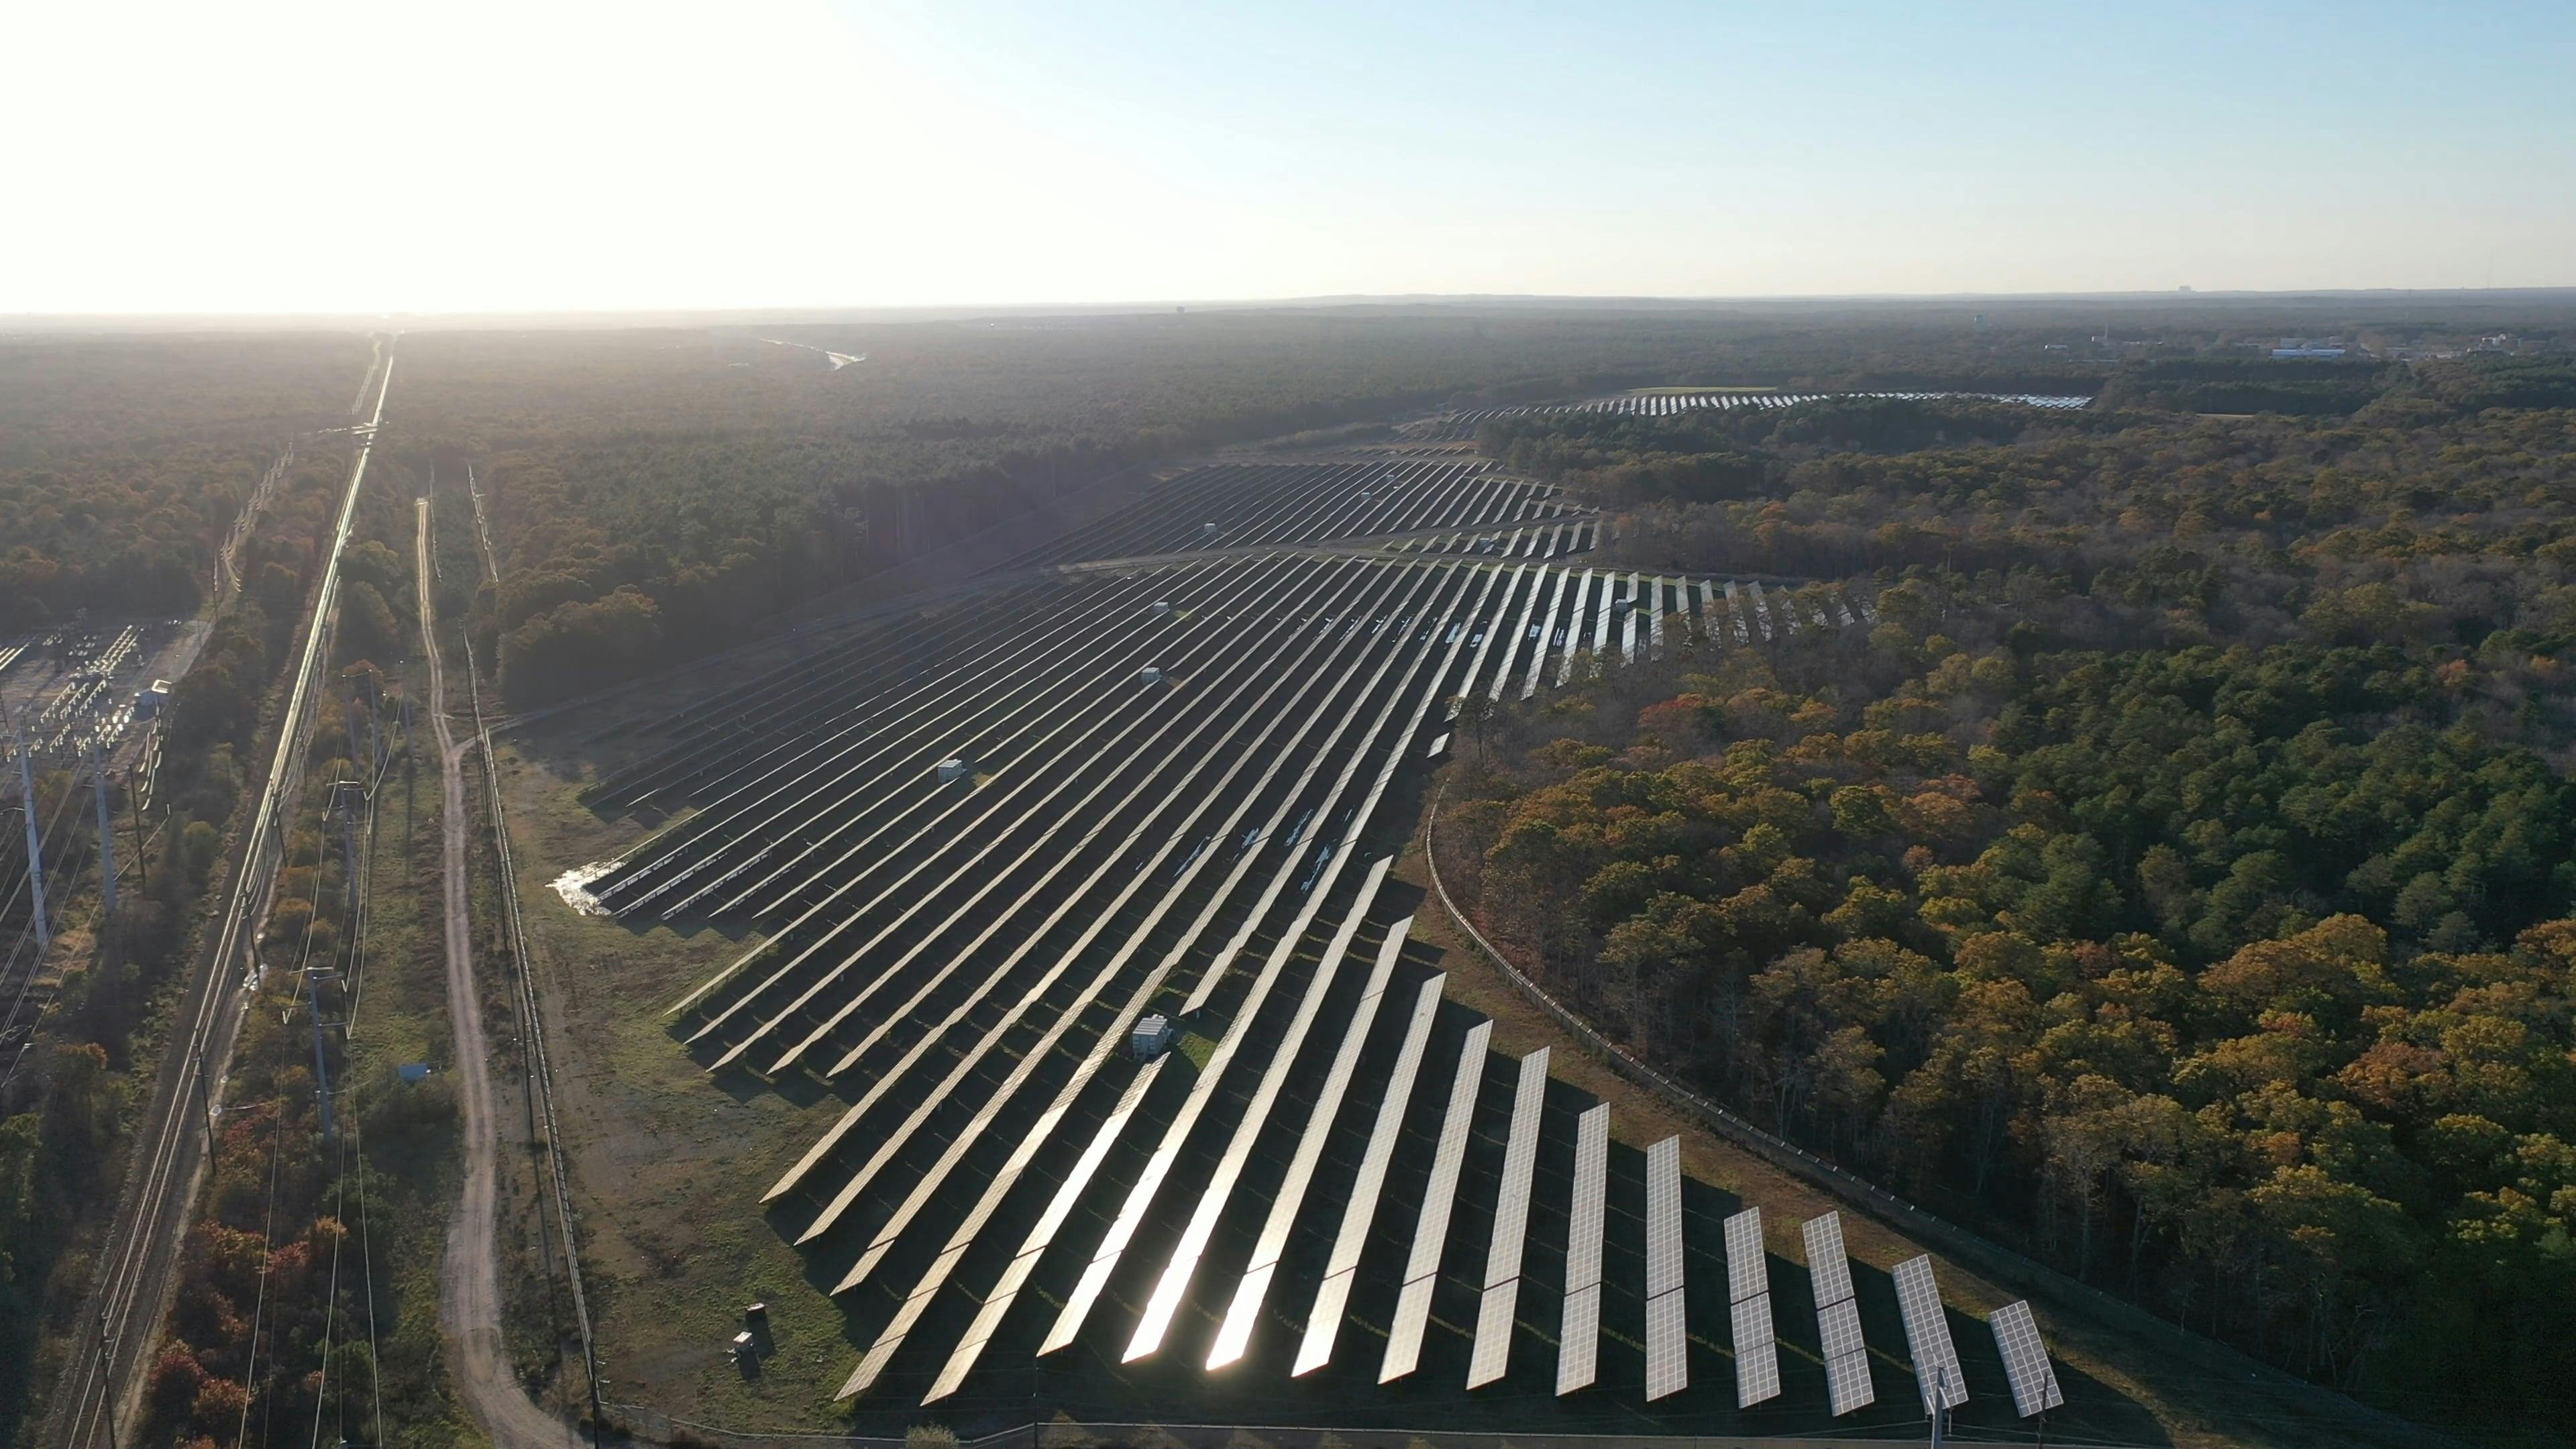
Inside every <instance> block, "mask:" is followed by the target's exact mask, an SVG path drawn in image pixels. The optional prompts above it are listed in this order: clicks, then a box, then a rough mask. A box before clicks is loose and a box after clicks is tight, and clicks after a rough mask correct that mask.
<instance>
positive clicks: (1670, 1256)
mask: <svg viewBox="0 0 2576 1449" xmlns="http://www.w3.org/2000/svg"><path fill="white" fill-rule="evenodd" d="M1688 1332H1689V1327H1688V1315H1687V1314H1686V1313H1685V1312H1684V1311H1683V1305H1682V1140H1681V1139H1680V1138H1679V1137H1667V1138H1665V1139H1664V1140H1663V1141H1661V1142H1658V1143H1656V1144H1655V1145H1654V1146H1652V1147H1649V1148H1647V1149H1646V1399H1647V1401H1648V1402H1650V1403H1651V1402H1653V1401H1654V1400H1656V1399H1661V1398H1669V1397H1670V1396H1672V1395H1674V1394H1678V1393H1680V1392H1681V1391H1682V1390H1684V1389H1686V1388H1689V1387H1690V1339H1689V1336H1688Z"/></svg>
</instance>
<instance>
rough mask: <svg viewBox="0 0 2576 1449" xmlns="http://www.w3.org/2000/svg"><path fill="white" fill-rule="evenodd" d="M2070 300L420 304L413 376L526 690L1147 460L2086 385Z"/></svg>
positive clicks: (700, 629) (691, 635)
mask: <svg viewBox="0 0 2576 1449" xmlns="http://www.w3.org/2000/svg"><path fill="white" fill-rule="evenodd" d="M2065 327H2066V323H2065V322H2064V320H2063V319H2062V318H2057V317H2048V318H2044V319H2033V320H2031V321H2029V322H2028V323H2026V324H2024V325H2018V326H2016V327H2013V328H2008V329H2007V328H1998V329H1996V330H1994V331H1991V332H1980V331H1976V330H1973V329H1970V328H1967V327H1965V326H1963V325H1961V323H1960V322H1959V321H1957V320H1953V319H1948V318H1916V319H1908V320H1901V321H1891V320H1887V319H1876V320H1870V321H1857V320H1855V321H1850V322H1835V321H1832V320H1830V319H1826V320H1824V321H1823V323H1822V325H1820V319H1818V318H1817V317H1816V316H1814V315H1810V314H1799V315H1796V316H1793V317H1784V318H1768V317H1759V316H1752V315H1739V314H1735V313H1715V314H1706V313H1696V312H1694V313H1684V314H1678V315H1671V316H1663V315H1646V316H1623V315H1614V314H1602V313H1590V312H1587V313H1555V312H1546V311H1540V312H1530V313H1518V312H1513V313H1502V312H1497V313H1470V312H1462V311H1459V310H1457V309H1430V308H1425V309H1400V308H1396V309H1388V308H1355V309H1315V310H1311V311H1298V312H1250V311H1244V312H1235V311H1215V312H1204V313H1202V312H1174V313H1169V314H1160V315H1152V316H1125V317H1040V318H1025V319H1009V320H975V321H948V322H902V323H879V324H872V325H866V326H858V325H823V324H814V325H807V326H802V327H784V328H777V329H768V330H763V331H754V330H748V329H743V328H738V327H718V328H709V329H697V330H689V331H681V330H676V329H637V330H633V331H613V332H584V333H518V334H510V333H476V334H442V333H424V334H415V335H411V336H408V337H406V339H405V340H404V343H403V364H402V365H403V373H402V378H401V385H400V387H399V388H398V389H397V392H396V398H395V407H396V409H397V410H398V411H399V413H400V414H401V417H402V419H403V422H404V426H405V433H404V437H405V439H406V444H407V445H411V446H422V447H427V448H429V449H430V450H432V451H433V452H434V454H435V455H436V456H437V457H438V458H439V459H440V463H441V466H442V467H445V468H450V469H456V470H461V469H462V468H464V467H465V466H466V465H467V464H468V463H472V464H473V465H474V466H475V468H476V470H477V472H476V476H477V478H478V480H479V482H480V486H481V487H482V488H483V489H484V491H485V492H486V493H487V494H488V496H489V508H490V511H491V518H492V528H493V538H494V544H495V548H496V551H497V553H498V556H499V558H498V562H499V566H500V570H501V578H500V581H499V584H498V586H497V587H496V588H495V589H493V590H492V591H491V592H490V594H489V595H488V596H487V597H485V598H483V599H481V600H478V602H477V606H476V613H475V619H474V623H475V627H476V630H477V645H478V647H479V648H483V649H486V650H488V651H489V652H491V653H492V654H493V655H494V656H495V657H497V658H498V659H499V660H500V661H501V665H500V670H501V679H502V687H503V689H504V691H505V692H506V693H507V694H508V695H509V697H510V698H511V700H512V701H513V702H514V703H518V704H522V705H526V704H536V703H545V702H551V701H555V700H559V699H562V698H565V697H569V696H572V695H577V694H580V693H583V692H585V691H588V690H591V689H595V688H597V687H600V686H602V685H605V684H609V683H613V682H616V681H618V680H621V679H625V678H628V677H631V676H633V675H635V674H638V673H643V672H648V671H650V670H651V669H653V668H655V667H658V666H661V665H664V664H667V663H669V662H672V661H674V660H678V659H682V658H686V657H688V656H690V655H694V654H698V653H702V652H704V651H706V650H708V649H711V648H715V647H719V646H721V645H723V644H726V643H729V642H732V641H734V640H736V639H738V638H740V637H741V635H742V634H743V632H744V631H745V630H747V629H749V628H751V627H753V626H754V625H755V624H756V623H758V621H761V620H763V619H767V618H770V617H773V616H775V615H776V614H778V613H779V612H780V611H782V610H784V609H786V608H789V607H792V606H794V605H796V604H799V603H802V602H804V601H806V600H809V599H813V598H815V597H817V596H820V595H823V594H826V593H828V592H830V591H831V590H833V589H835V588H838V587H840V586H842V585H844V584H847V583H850V582H852V581H854V580H857V579H860V578H864V577H866V576H868V575H869V574H871V573H873V572H875V571H877V570H879V569H882V568H884V567H886V566H887V565H889V564H891V563H894V562H897V561H900V560H902V559H905V558H910V557H916V556H919V555H921V554H925V553H928V552H931V551H933V550H935V549H937V548H939V547H941V546H942V545H944V544H946V543H949V542H953V541H955V540H956V539H959V538H962V537H964V536H966V535H968V534H970V533H972V532H974V531H976V530H978V529H981V528H984V527H987V526H989V525H991V524H992V523H994V522H995V521H997V520H999V519H1003V518H1007V517H1009V516H1011V515H1013V514H1015V513H1018V512H1021V511H1023V510H1025V509H1026V508H1028V507H1029V506H1030V503H1031V501H1032V500H1033V499H1036V498H1042V497H1048V496H1052V495H1055V494H1058V493H1062V492H1067V491H1071V490H1073V489H1077V488H1079V487H1081V486H1083V485H1085V484H1088V483H1091V482H1093V481H1095V480H1098V479H1101V478H1104V477H1106V476H1109V475H1112V474H1116V473H1119V472H1121V471H1122V470H1126V469H1130V468H1132V467H1136V466H1139V465H1144V464H1149V463H1152V462H1155V461H1157V460H1170V459H1176V458H1183V457H1188V456H1192V455H1194V454H1199V453H1203V452H1205V451H1206V450H1208V449H1211V448H1216V447H1222V446H1226V445H1231V444H1239V443H1247V442H1251V441H1253V440H1257V439H1265V438H1273V437H1277V436H1280V435H1283V434H1293V433H1298V432H1300V431H1304V430H1313V429H1329V428H1340V427H1351V426H1359V427H1368V426H1383V425H1384V424H1386V423H1389V422H1391V421H1393V420H1395V419H1397V418H1399V417H1406V416H1415V415H1419V414H1421V413H1423V412H1426V411H1430V410H1433V409H1436V408H1439V407H1443V406H1448V405H1452V404H1461V405H1463V404H1472V403H1495V402H1510V401H1519V400H1525V399H1533V398H1551V397H1562V396H1580V395H1583V394H1587V393H1593V392H1599V391H1603V390H1607V389H1611V388H1617V387H1626V386H1634V385H1640V384H1644V383H1650V382H1667V381H1674V380H1680V381H1690V380H1694V379H1699V378H1708V379H1719V378H1728V379H1732V378H1741V377H1747V376H1750V377H1752V378H1754V380H1757V381H1759V380H1776V381H1779V382H1782V383H1799V384H1802V385H1807V384H1812V385H1825V384H1828V383H1831V384H1854V385H1857V384H1861V383H1872V384H1877V385H1888V386H1894V385H1898V384H1899V383H1901V382H1905V381H1907V380H1916V381H1919V380H1921V379H1926V378H1937V379H1946V380H1948V382H1950V383H1952V384H1957V385H1965V384H1970V383H1973V384H1976V385H1981V386H1995V387H2005V386H2010V387H2049V388H2052V389H2062V390H2065V389H2071V390H2078V391H2082V390H2089V389H2090V388H2091V387H2092V386H2093V385H2094V384H2095V383H2096V382H2098V380H2099V379H2100V377H2101V376H2102V375H2103V373H2104V371H2105V368H2104V367H2103V366H2102V365H2100V364H2096V363H2087V362H2083V361H2077V360H2069V359H2066V358H2063V357H2060V356H2058V355H2055V354H2052V353H2050V352H2049V351H2048V350H2047V346H2048V341H2049V339H2053V338H2055V337H2057V336H2059V335H2061V334H2062V333H2063V332H2064V330H2065ZM764 339H778V340H775V341H770V340H764ZM787 343H794V344H796V345H793V346H791V345H785V344H787ZM827 351H828V352H837V353H840V354H842V355H845V356H853V357H861V358H864V359H865V360H864V361H861V362H857V363H853V364H850V365H848V366H846V367H842V368H838V369H835V368H833V367H832V366H831V364H830V363H829V362H828V361H827V359H826V357H825V355H824V354H825V352H827Z"/></svg>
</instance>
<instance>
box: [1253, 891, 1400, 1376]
mask: <svg viewBox="0 0 2576 1449" xmlns="http://www.w3.org/2000/svg"><path fill="white" fill-rule="evenodd" d="M1412 924H1413V923H1412V921H1411V920H1410V919H1406V920H1401V921H1398V922H1396V923H1395V925H1394V927H1393V928H1392V929H1390V930H1389V931H1388V932H1387V933H1386V940H1385V941H1384V943H1382V944H1381V945H1380V946H1379V947H1378V952H1377V959H1376V961H1375V963H1374V964H1372V965H1371V967H1370V968H1369V977H1368V983H1367V985H1365V986H1364V987H1362V988H1361V994H1360V1000H1359V1004H1358V1005H1357V1006H1356V1007H1355V1008H1353V1009H1352V1012H1351V1019H1350V1021H1349V1022H1348V1024H1346V1025H1345V1026H1344V1028H1343V1031H1342V1042H1341V1047H1340V1049H1339V1050H1338V1051H1336V1052H1335V1053H1334V1055H1333V1065H1332V1068H1331V1070H1330V1071H1328V1072H1326V1073H1325V1076H1324V1088H1323V1090H1322V1091H1321V1092H1318V1093H1317V1094H1316V1096H1315V1104H1314V1106H1313V1107H1312V1108H1311V1109H1310V1110H1309V1111H1308V1112H1307V1114H1306V1126H1305V1130H1304V1131H1303V1132H1302V1133H1300V1134H1299V1136H1298V1138H1297V1150H1296V1155H1295V1156H1294V1157H1292V1158H1291V1159H1290V1160H1289V1163H1288V1174H1287V1176H1286V1178H1284V1179H1283V1180H1282V1181H1281V1182H1280V1184H1279V1190H1278V1191H1277V1192H1276V1193H1274V1194H1273V1195H1272V1196H1271V1199H1270V1214H1269V1216H1268V1217H1267V1218H1265V1219H1264V1220H1263V1221H1262V1225H1261V1237H1260V1240H1259V1241H1258V1242H1256V1243H1255V1244H1254V1245H1253V1249H1252V1260H1251V1261H1250V1262H1249V1263H1247V1264H1245V1265H1244V1270H1243V1277H1242V1279H1241V1281H1240V1282H1238V1283H1237V1284H1236V1285H1235V1291H1234V1301H1233V1303H1232V1304H1231V1305H1230V1306H1228V1307H1227V1309H1226V1313H1225V1322H1224V1325H1223V1326H1222V1327H1221V1328H1219V1329H1218V1330H1217V1336H1216V1346H1215V1348H1214V1349H1212V1350H1211V1351H1210V1352H1209V1354H1208V1361H1207V1366H1208V1367H1209V1368H1223V1367H1224V1366H1225V1365H1227V1364H1230V1363H1232V1362H1234V1361H1235V1360H1236V1359H1238V1358H1241V1357H1242V1356H1243V1351H1244V1349H1245V1348H1246V1347H1247V1346H1248V1345H1249V1344H1250V1342H1251V1339H1252V1329H1253V1325H1254V1323H1255V1322H1256V1321H1257V1320H1258V1319H1259V1317H1260V1314H1261V1301H1262V1299H1263V1297H1264V1296H1266V1295H1267V1294H1268V1292H1269V1290H1270V1280H1271V1278H1272V1276H1273V1274H1274V1272H1275V1270H1276V1269H1277V1268H1278V1266H1279V1255H1280V1254H1281V1253H1283V1252H1285V1251H1287V1247H1288V1234H1289V1232H1290V1231H1291V1230H1292V1229H1294V1228H1295V1226H1296V1223H1297V1214H1298V1211H1299V1209H1301V1208H1302V1207H1303V1206H1304V1205H1305V1201H1306V1190H1307V1188H1308V1187H1310V1186H1311V1185H1312V1184H1313V1183H1314V1180H1315V1170H1316V1168H1317V1167H1318V1166H1319V1165H1320V1164H1321V1163H1322V1162H1323V1158H1324V1141H1325V1138H1326V1135H1327V1134H1328V1133H1330V1132H1331V1130H1332V1128H1333V1122H1334V1119H1335V1118H1336V1117H1338V1116H1339V1115H1340V1114H1341V1109H1342V1098H1343V1096H1344V1095H1345V1094H1346V1093H1347V1092H1348V1091H1349V1090H1350V1084H1351V1076H1352V1074H1353V1073H1354V1072H1355V1071H1356V1070H1357V1069H1358V1066H1359V1059H1360V1050H1361V1048H1362V1047H1363V1046H1365V1045H1366V1044H1367V1042H1368V1036H1369V1028H1370V1027H1371V1026H1372V1025H1374V1024H1375V1023H1376V1021H1377V1010H1378V1005H1379V1003H1380V1002H1382V1001H1384V1000H1385V998H1386V986H1387V981H1388V978H1389V977H1390V976H1392V975H1393V974H1394V971H1395V963H1396V959H1397V958H1398V957H1399V956H1401V955H1402V954H1403V952H1404V940H1405V936H1406V934H1407V933H1408V932H1409V931H1410V930H1411V928H1412ZM1292 1036H1293V1032H1292ZM1293 1047H1294V1042H1293V1040H1292V1041H1291V1042H1289V1043H1287V1044H1285V1045H1283V1046H1282V1047H1281V1049H1280V1057H1279V1059H1278V1060H1277V1061H1276V1062H1274V1063H1273V1064H1272V1070H1271V1072H1270V1073H1268V1074H1266V1075H1265V1077H1264V1079H1263V1085H1264V1086H1265V1087H1266V1086H1268V1085H1269V1084H1270V1081H1271V1080H1272V1079H1274V1078H1276V1077H1278V1076H1281V1075H1283V1074H1284V1072H1285V1070H1286V1067H1285V1063H1286V1062H1287V1061H1288V1060H1289V1056H1290V1053H1291V1051H1292V1050H1293ZM1266 1106H1267V1103H1266V1102H1265V1101H1264V1099H1262V1098H1261V1097H1258V1096H1256V1097H1255V1098H1254V1099H1253V1108H1254V1110H1260V1109H1262V1108H1264V1107H1266ZM1245 1135H1246V1134H1244V1133H1241V1132H1238V1133H1237V1138H1236V1140H1237V1141H1242V1140H1244V1137H1245Z"/></svg>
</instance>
